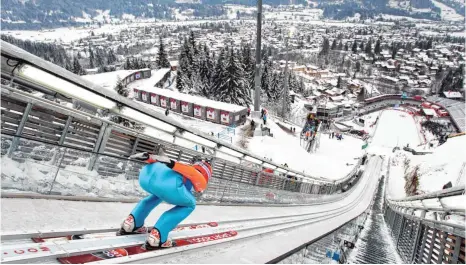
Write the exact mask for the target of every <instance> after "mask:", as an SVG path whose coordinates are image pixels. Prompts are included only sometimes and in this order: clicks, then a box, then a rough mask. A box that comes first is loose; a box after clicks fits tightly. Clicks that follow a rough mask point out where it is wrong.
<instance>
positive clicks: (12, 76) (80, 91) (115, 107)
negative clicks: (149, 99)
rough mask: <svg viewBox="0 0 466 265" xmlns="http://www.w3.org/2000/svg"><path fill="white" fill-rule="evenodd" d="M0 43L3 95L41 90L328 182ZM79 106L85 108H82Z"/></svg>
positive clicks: (219, 153)
mask: <svg viewBox="0 0 466 265" xmlns="http://www.w3.org/2000/svg"><path fill="white" fill-rule="evenodd" d="M1 44H2V51H1V55H2V59H3V60H5V61H8V64H4V65H2V66H4V67H2V84H5V85H10V88H6V87H2V92H3V90H4V89H5V92H4V94H8V90H7V89H12V87H11V86H12V85H15V84H16V85H22V86H23V87H26V88H25V90H27V91H29V92H30V91H36V92H40V93H43V94H45V95H47V96H48V97H49V98H52V100H55V101H60V102H61V103H64V104H65V103H68V102H71V101H72V102H77V103H78V104H81V105H83V106H85V105H87V106H90V107H93V108H94V109H95V110H96V111H94V112H93V114H95V113H96V112H97V113H100V114H102V115H101V116H102V117H103V116H105V115H104V114H109V113H110V114H111V115H118V116H120V117H122V118H124V119H128V120H131V121H134V122H138V123H140V124H142V125H144V126H147V127H148V128H150V129H151V130H152V131H154V132H155V134H157V136H156V137H157V139H164V141H165V142H166V143H169V144H171V145H173V144H176V145H183V144H181V143H182V142H188V143H189V145H190V146H189V148H192V147H193V146H195V145H196V144H198V145H200V146H204V147H205V149H210V150H213V152H212V153H213V154H212V155H211V156H213V157H215V158H221V159H227V158H228V160H229V161H232V162H234V163H237V164H242V163H243V161H248V162H252V163H254V164H256V165H257V166H259V167H262V166H264V167H267V168H271V169H276V170H278V171H280V172H282V173H286V174H288V175H294V176H297V177H298V178H300V179H305V180H306V181H310V182H316V183H317V182H319V183H320V184H321V185H329V184H331V183H332V182H331V181H329V180H325V179H321V178H316V177H313V176H310V175H307V174H305V173H303V172H301V171H297V170H294V169H292V168H287V167H284V166H282V165H280V164H279V163H276V162H272V161H266V160H264V158H262V157H259V156H257V155H254V154H252V153H251V152H249V151H247V150H244V149H241V148H239V147H236V146H233V145H232V144H230V143H226V142H224V141H219V140H218V139H217V138H215V137H213V136H209V135H207V134H206V133H203V132H201V131H199V130H196V129H193V128H190V127H188V126H185V125H183V124H181V123H179V122H176V121H174V120H172V119H170V118H167V117H165V116H164V115H162V114H160V113H157V112H156V111H153V110H151V109H149V108H146V107H144V106H142V105H141V104H140V103H137V102H134V101H132V100H129V99H127V98H124V97H122V96H120V95H118V94H117V93H115V92H114V91H110V90H107V89H104V88H102V87H100V86H97V85H95V84H93V83H91V82H89V81H86V80H84V79H83V78H81V77H79V76H77V75H75V74H72V73H70V72H68V71H66V70H65V69H63V68H60V67H58V66H57V65H54V64H52V63H50V62H47V61H45V60H43V59H40V58H38V57H37V56H34V55H32V54H30V53H27V52H25V51H24V50H22V49H20V48H18V47H15V46H13V45H11V44H8V43H6V42H3V41H2V42H1ZM12 93H13V92H12ZM83 109H86V108H85V107H83ZM91 112H92V111H91ZM93 118H95V117H93ZM130 131H131V130H130ZM131 132H132V133H134V134H136V135H145V134H144V133H141V132H135V131H131ZM94 144H95V143H94ZM99 144H100V142H99ZM104 146H105V143H104ZM201 149H202V148H201Z"/></svg>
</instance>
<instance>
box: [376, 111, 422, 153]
mask: <svg viewBox="0 0 466 265" xmlns="http://www.w3.org/2000/svg"><path fill="white" fill-rule="evenodd" d="M375 126H376V128H375V130H376V131H375V134H374V137H373V139H372V141H371V143H370V144H369V148H368V152H373V153H380V152H382V153H386V152H389V153H391V152H392V149H393V147H396V146H398V147H400V148H402V147H403V146H406V145H407V144H409V146H410V147H416V146H418V145H419V144H420V143H421V138H420V135H419V131H418V129H417V127H416V122H415V121H414V119H413V117H412V116H411V115H409V114H408V113H406V112H404V111H402V110H396V109H389V110H385V111H383V112H381V114H380V116H379V120H378V122H377V124H376V125H375Z"/></svg>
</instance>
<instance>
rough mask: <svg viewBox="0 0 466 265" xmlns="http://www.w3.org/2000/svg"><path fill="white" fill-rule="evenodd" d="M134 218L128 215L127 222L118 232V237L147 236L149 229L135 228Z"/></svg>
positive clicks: (143, 227)
mask: <svg viewBox="0 0 466 265" xmlns="http://www.w3.org/2000/svg"><path fill="white" fill-rule="evenodd" d="M135 226H136V224H135V223H134V216H133V215H132V214H130V215H128V217H127V218H126V220H125V221H124V222H123V223H122V224H121V228H120V230H118V231H117V233H116V235H117V236H125V235H134V234H147V233H148V232H149V231H148V228H147V227H145V226H144V225H143V226H140V227H135Z"/></svg>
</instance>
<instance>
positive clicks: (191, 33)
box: [189, 31, 198, 55]
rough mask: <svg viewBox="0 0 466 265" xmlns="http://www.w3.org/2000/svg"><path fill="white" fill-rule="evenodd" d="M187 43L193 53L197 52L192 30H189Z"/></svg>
mask: <svg viewBox="0 0 466 265" xmlns="http://www.w3.org/2000/svg"><path fill="white" fill-rule="evenodd" d="M189 45H190V46H191V49H192V51H193V55H194V54H197V52H198V50H197V47H196V40H195V39H194V32H193V31H191V32H189Z"/></svg>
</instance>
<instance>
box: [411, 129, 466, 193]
mask: <svg viewBox="0 0 466 265" xmlns="http://www.w3.org/2000/svg"><path fill="white" fill-rule="evenodd" d="M465 146H466V136H458V137H454V138H450V139H448V140H447V142H446V143H444V144H443V145H441V146H439V147H438V148H436V149H435V150H434V152H433V153H432V154H428V155H423V156H412V157H411V163H410V167H411V168H412V167H414V166H416V165H419V175H420V181H419V182H420V187H419V190H420V191H421V192H424V193H429V192H433V191H438V190H441V189H442V187H443V185H445V184H447V183H448V182H449V181H451V183H452V184H453V186H456V185H458V184H460V183H461V181H462V182H463V183H464V176H465V172H464V171H465V170H466V169H465V168H464V166H465V164H466V158H465V156H464V153H465V151H464V147H465ZM460 172H462V174H460ZM457 183H458V184H457Z"/></svg>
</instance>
